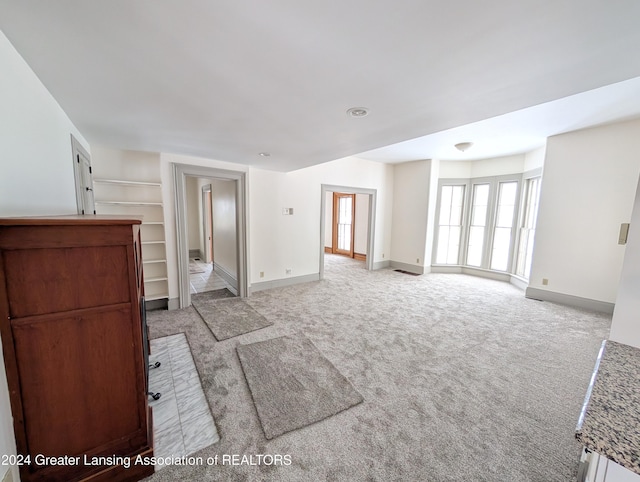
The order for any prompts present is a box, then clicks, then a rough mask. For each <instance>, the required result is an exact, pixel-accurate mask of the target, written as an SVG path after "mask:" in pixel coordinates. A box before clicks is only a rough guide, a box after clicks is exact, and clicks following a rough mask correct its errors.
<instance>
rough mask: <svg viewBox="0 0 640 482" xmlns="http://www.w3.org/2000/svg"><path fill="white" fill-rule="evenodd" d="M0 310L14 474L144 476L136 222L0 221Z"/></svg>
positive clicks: (146, 431) (147, 448) (144, 351)
mask: <svg viewBox="0 0 640 482" xmlns="http://www.w3.org/2000/svg"><path fill="white" fill-rule="evenodd" d="M0 314H1V317H0V318H1V319H0V334H1V335H2V348H3V354H4V363H5V367H6V372H7V381H8V385H9V392H10V399H11V409H12V413H13V422H14V430H15V436H16V444H17V449H18V454H19V457H20V458H22V460H23V462H25V463H24V465H22V466H21V467H20V477H21V479H22V481H23V482H28V481H45V480H46V481H65V482H68V481H76V480H91V481H107V480H108V481H135V480H140V479H141V478H143V477H146V476H148V475H150V474H152V473H153V470H154V468H153V465H151V464H144V463H142V464H136V463H135V462H136V457H137V456H138V455H141V456H142V458H143V459H142V460H143V461H144V458H145V457H149V458H150V457H152V455H153V449H152V445H153V432H152V420H151V409H150V408H149V406H148V399H147V370H148V343H147V338H146V324H145V314H144V285H143V278H142V253H141V244H140V220H139V219H131V218H123V217H116V216H57V217H42V218H21V219H19V218H5V219H0ZM138 461H140V459H138Z"/></svg>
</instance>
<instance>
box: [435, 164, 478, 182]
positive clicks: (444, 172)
mask: <svg viewBox="0 0 640 482" xmlns="http://www.w3.org/2000/svg"><path fill="white" fill-rule="evenodd" d="M471 164H472V162H471V161H440V179H470V178H471Z"/></svg>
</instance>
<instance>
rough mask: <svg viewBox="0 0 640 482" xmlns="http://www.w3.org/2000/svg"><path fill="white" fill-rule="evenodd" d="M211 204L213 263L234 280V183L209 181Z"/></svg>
mask: <svg viewBox="0 0 640 482" xmlns="http://www.w3.org/2000/svg"><path fill="white" fill-rule="evenodd" d="M211 198H212V204H213V261H214V262H215V264H216V266H219V267H221V268H222V269H224V270H225V271H226V272H227V273H228V274H230V275H231V276H232V277H233V278H235V279H236V280H237V279H238V268H237V262H238V261H237V256H238V250H237V245H236V243H237V239H236V182H235V181H223V180H219V179H213V180H212V181H211Z"/></svg>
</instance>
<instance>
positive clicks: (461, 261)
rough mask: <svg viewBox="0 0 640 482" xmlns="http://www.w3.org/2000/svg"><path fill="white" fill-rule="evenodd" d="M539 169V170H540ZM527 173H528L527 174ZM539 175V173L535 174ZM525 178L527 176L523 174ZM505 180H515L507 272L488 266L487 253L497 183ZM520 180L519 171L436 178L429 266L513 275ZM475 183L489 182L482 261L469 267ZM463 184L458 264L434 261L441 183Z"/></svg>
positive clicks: (492, 231) (491, 239)
mask: <svg viewBox="0 0 640 482" xmlns="http://www.w3.org/2000/svg"><path fill="white" fill-rule="evenodd" d="M537 171H538V170H535V171H531V173H532V175H531V176H530V177H536V175H533V174H535V172H537ZM540 171H541V170H540ZM527 175H529V173H527ZM538 175H540V174H538ZM527 178H528V177H527ZM505 182H516V183H517V188H516V201H515V206H516V207H515V209H514V210H513V216H514V217H513V221H512V223H511V239H510V242H509V258H508V262H507V266H508V269H507V271H500V270H494V269H491V255H492V252H493V242H494V234H495V223H496V216H497V213H498V191H499V188H500V184H501V183H505ZM523 183H524V175H523V174H521V173H517V174H506V175H500V176H488V177H474V178H470V179H460V178H455V179H454V178H451V179H440V180H439V181H438V197H437V202H436V213H437V217H436V222H435V232H434V246H433V252H432V257H431V258H432V259H431V262H432V266H436V267H456V266H457V267H463V268H470V269H479V270H486V271H491V272H495V273H505V274H513V273H515V269H516V266H517V259H516V258H517V253H516V247H517V246H518V244H517V243H518V242H519V239H518V235H519V232H520V229H519V227H520V216H521V215H522V202H523V200H522V186H523ZM476 184H489V199H488V206H487V215H486V216H487V219H486V224H485V229H484V239H483V247H482V262H481V265H480V266H471V265H468V264H467V252H468V249H469V232H470V224H471V211H472V203H473V189H474V185H476ZM462 185H464V186H465V188H464V198H463V207H462V226H461V229H460V249H459V250H458V264H455V265H454V264H443V263H437V262H436V257H437V253H438V240H439V237H440V233H439V231H440V204H441V198H442V187H443V186H462Z"/></svg>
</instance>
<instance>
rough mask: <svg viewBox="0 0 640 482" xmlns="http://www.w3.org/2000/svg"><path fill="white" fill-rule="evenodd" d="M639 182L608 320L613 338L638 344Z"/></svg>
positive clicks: (639, 333) (639, 269) (639, 293)
mask: <svg viewBox="0 0 640 482" xmlns="http://www.w3.org/2000/svg"><path fill="white" fill-rule="evenodd" d="M639 313H640V183H638V187H637V188H636V197H635V202H634V205H633V214H632V215H631V226H630V227H629V236H628V238H627V245H626V249H625V253H624V262H623V265H622V274H621V276H620V284H619V285H618V294H617V297H616V306H615V309H614V311H613V320H612V321H611V334H610V335H609V338H610V339H611V340H613V341H618V342H620V343H625V344H627V345H631V346H635V347H638V348H640V316H638V314H639Z"/></svg>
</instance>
